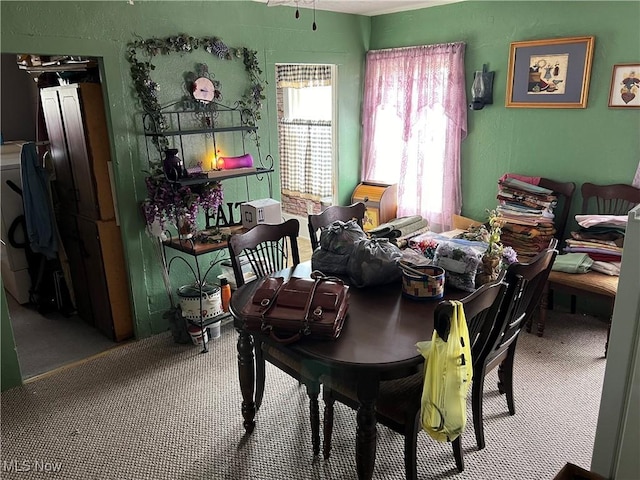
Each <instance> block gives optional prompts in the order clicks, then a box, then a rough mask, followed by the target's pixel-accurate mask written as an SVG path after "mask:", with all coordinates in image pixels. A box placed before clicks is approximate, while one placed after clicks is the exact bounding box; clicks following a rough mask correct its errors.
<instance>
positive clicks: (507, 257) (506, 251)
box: [502, 247, 518, 265]
mask: <svg viewBox="0 0 640 480" xmlns="http://www.w3.org/2000/svg"><path fill="white" fill-rule="evenodd" d="M502 261H503V262H504V263H506V264H507V265H511V264H512V263H516V262H517V261H518V253H517V252H516V251H515V250H514V249H513V248H512V247H504V248H503V249H502Z"/></svg>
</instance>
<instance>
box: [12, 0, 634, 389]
mask: <svg viewBox="0 0 640 480" xmlns="http://www.w3.org/2000/svg"><path fill="white" fill-rule="evenodd" d="M0 11H1V27H2V28H1V42H0V48H1V51H2V53H33V54H43V55H52V54H72V55H83V56H96V57H101V58H102V59H103V84H104V86H105V93H106V95H107V105H108V116H109V119H108V121H109V129H110V132H111V135H112V150H113V152H112V156H113V160H114V162H115V183H116V185H115V187H116V192H117V197H118V204H119V213H120V221H121V227H122V235H123V241H124V244H125V254H126V256H127V263H128V269H129V271H128V274H129V278H130V279H131V280H130V288H131V292H132V299H133V308H134V318H135V332H136V336H137V337H138V338H140V337H145V336H148V335H151V334H154V333H157V332H160V331H163V330H166V328H167V324H166V321H165V320H163V319H162V313H163V312H164V311H165V310H166V308H167V307H168V305H169V302H168V299H167V296H166V294H165V292H164V287H163V283H162V280H161V275H160V270H159V268H158V262H157V257H156V256H155V253H154V250H153V248H152V243H151V241H150V240H149V239H148V238H147V237H146V235H145V234H144V232H143V222H142V219H141V217H140V214H139V211H138V204H139V201H140V200H142V198H144V184H143V179H144V174H143V173H142V172H143V170H144V169H145V168H146V161H147V160H146V155H145V154H144V148H143V146H142V143H141V142H142V137H141V136H140V117H139V108H138V105H137V103H136V99H135V97H134V94H133V91H132V85H131V81H130V77H129V65H128V63H127V61H126V45H127V43H128V42H130V41H131V40H133V39H134V38H135V37H140V38H149V37H154V36H155V37H166V36H170V35H177V34H179V33H187V34H189V35H192V36H195V37H204V36H218V37H220V38H221V39H223V40H224V41H225V42H226V43H227V44H228V45H230V46H234V47H240V46H246V47H249V48H252V49H254V50H257V51H258V52H259V54H258V57H259V59H260V61H261V64H262V67H263V68H262V69H263V72H264V76H265V79H266V80H267V82H268V85H267V87H268V88H267V96H268V101H267V103H266V105H265V110H264V111H263V119H262V120H261V122H260V123H259V127H260V131H261V143H262V148H263V151H264V152H267V153H271V154H272V155H273V156H274V158H275V159H276V166H277V130H276V127H277V126H276V110H275V82H274V65H275V64H276V63H296V62H304V63H335V64H338V65H339V73H338V95H339V106H338V108H339V110H338V128H339V133H338V135H339V145H338V148H339V151H338V155H339V175H340V183H339V197H340V201H341V203H347V202H348V201H349V198H350V194H351V191H352V189H353V187H354V186H355V184H356V183H357V182H358V181H359V173H360V161H359V160H360V106H361V97H362V94H361V92H362V76H363V71H364V55H365V52H366V51H367V50H368V49H369V48H371V49H378V48H390V47H400V46H408V45H418V44H430V43H442V42H450V41H464V42H466V43H467V49H466V61H465V63H466V66H467V72H468V73H467V84H468V85H470V81H471V76H472V72H473V70H476V69H479V68H481V66H482V64H483V63H488V64H489V68H490V69H491V70H495V71H496V79H495V84H494V91H495V96H494V105H492V106H489V107H487V108H485V109H484V110H481V111H477V112H469V135H468V138H467V139H466V140H465V142H464V143H463V152H462V153H463V154H462V162H463V164H462V182H463V201H464V205H463V213H464V214H466V215H469V216H472V217H476V218H482V217H483V216H484V211H485V209H486V208H490V207H492V206H494V205H495V193H496V179H497V178H498V177H499V176H501V175H502V174H503V173H504V172H509V171H511V172H519V173H522V174H530V175H540V176H547V177H550V178H554V179H557V180H573V181H575V182H576V183H582V182H584V181H595V182H602V183H609V182H624V183H629V182H630V181H631V178H632V177H633V173H634V171H635V168H636V165H637V162H638V159H639V158H640V155H639V152H640V148H639V141H640V140H639V135H638V127H639V126H640V121H639V115H638V113H639V112H638V111H637V110H636V111H624V110H613V109H609V108H607V97H608V92H609V82H610V78H611V68H612V65H613V64H615V63H627V62H637V61H639V60H640V29H638V28H637V27H638V19H639V18H640V16H639V13H640V3H638V2H590V1H587V2H573V1H572V2H560V1H555V2H548V3H545V2H462V3H456V4H451V5H445V6H438V7H432V8H429V9H423V10H415V11H410V12H404V13H397V14H392V15H384V16H379V17H374V18H373V19H370V18H368V17H361V16H355V15H343V14H336V13H329V12H322V11H318V12H317V13H316V17H317V24H318V30H317V31H315V32H314V31H312V30H311V16H310V12H309V11H307V10H302V18H301V19H299V20H295V18H294V10H293V9H292V8H288V7H267V6H266V5H264V4H258V3H254V2H245V1H236V2H216V1H202V2H196V1H186V2H180V1H168V2H160V1H153V2H150V1H143V0H136V1H135V3H134V5H129V4H128V2H126V1H117V2H55V1H54V2H48V1H47V2H11V1H4V0H3V1H2V2H0ZM581 35H595V37H596V42H595V55H594V62H593V69H592V78H591V88H590V93H589V104H588V108H587V109H585V110H579V109H576V110H556V109H507V108H505V107H504V96H505V82H506V75H507V63H508V53H509V43H510V42H511V41H520V40H529V39H538V38H552V37H566V36H581ZM156 60H157V61H156ZM197 62H204V63H207V64H208V65H209V68H210V70H211V71H213V72H214V73H215V75H216V78H217V79H219V80H221V81H222V84H223V95H225V100H228V101H230V102H231V101H232V100H233V93H232V92H233V91H234V88H235V80H234V79H235V78H237V77H235V76H234V75H235V74H232V73H231V69H230V68H227V67H228V64H225V63H222V64H220V63H216V61H214V60H212V57H211V56H207V55H206V54H204V52H194V53H189V54H185V55H176V54H172V55H171V56H167V57H163V58H159V57H156V59H154V63H155V64H156V65H157V66H158V68H157V69H156V71H155V72H154V74H153V78H154V80H156V81H157V82H158V83H160V85H161V94H162V97H161V98H162V99H163V100H164V101H170V100H175V99H176V98H175V97H176V96H178V97H179V96H181V95H182V93H183V92H182V91H181V88H182V78H183V74H184V72H186V71H189V70H192V69H193V68H194V65H195V63H197ZM227 94H228V95H229V96H226V95H227ZM276 178H277V177H276ZM225 187H226V184H225ZM275 190H276V192H277V190H278V188H277V181H276V188H275ZM225 192H226V196H225V198H226V199H227V200H233V199H234V198H232V197H233V195H234V194H235V193H234V188H233V187H232V186H230V187H229V188H228V189H227V188H226V189H225ZM577 203H578V202H576V204H577ZM5 312H6V310H3V312H2V313H3V316H2V328H3V330H2V333H3V339H2V347H3V357H2V366H3V379H4V370H5V368H8V369H9V371H10V372H11V371H13V372H16V371H17V362H14V363H15V365H13V366H11V365H9V366H7V365H8V364H7V363H6V362H7V361H8V360H6V359H5V350H7V348H5V347H6V345H5V341H8V339H9V336H8V335H5V331H7V330H6V326H8V320H7V318H6V315H5V314H4V313H5ZM10 343H11V344H12V343H13V341H12V339H11V342H10ZM3 381H4V380H3Z"/></svg>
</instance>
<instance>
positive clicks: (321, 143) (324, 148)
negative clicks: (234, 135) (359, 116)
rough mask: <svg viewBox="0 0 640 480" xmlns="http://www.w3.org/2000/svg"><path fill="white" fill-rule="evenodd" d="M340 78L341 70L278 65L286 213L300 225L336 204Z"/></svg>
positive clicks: (322, 66) (281, 171)
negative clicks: (338, 92) (337, 86)
mask: <svg viewBox="0 0 640 480" xmlns="http://www.w3.org/2000/svg"><path fill="white" fill-rule="evenodd" d="M336 74H337V66H336V65H325V64H277V65H276V104H277V112H278V150H279V158H280V185H281V192H280V193H281V198H282V210H283V214H284V216H285V218H286V217H291V216H293V217H296V218H298V219H299V220H300V221H301V223H304V222H306V217H307V215H308V214H317V213H320V212H321V211H322V210H323V209H324V208H326V207H327V206H329V205H332V204H334V203H335V202H336V186H337V175H336V172H337V167H336V162H337V156H336V155H335V152H336V148H335V146H336V128H335V127H336V114H335V112H336V110H337V109H336V108H335V102H336V91H335V90H336V89H335V87H334V86H335V84H336ZM301 231H302V232H305V231H306V228H301Z"/></svg>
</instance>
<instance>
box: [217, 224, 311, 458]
mask: <svg viewBox="0 0 640 480" xmlns="http://www.w3.org/2000/svg"><path fill="white" fill-rule="evenodd" d="M299 230H300V223H299V222H298V220H296V219H291V220H287V221H286V222H284V223H281V224H278V225H266V224H260V225H256V226H255V227H253V228H252V229H251V230H249V231H248V232H246V233H243V234H236V235H232V236H231V238H230V239H229V254H230V257H231V265H232V267H233V273H234V277H235V279H236V285H238V286H239V287H240V286H242V285H244V283H245V280H244V275H243V272H242V267H241V257H244V258H246V259H247V260H248V261H249V264H250V265H251V268H252V270H253V272H254V273H255V275H256V277H258V278H260V277H265V276H267V275H270V274H272V273H274V272H277V271H280V270H282V269H284V268H287V267H293V266H295V265H298V264H299V263H300V253H299V250H298V233H299ZM255 359H256V384H255V400H254V401H255V405H256V410H258V409H259V408H260V405H261V404H262V399H263V396H264V385H265V361H268V362H269V363H271V364H273V365H275V366H276V367H278V368H279V369H280V370H282V371H284V372H286V373H288V374H289V375H291V376H292V377H293V378H295V379H296V380H298V381H299V382H300V383H303V384H304V385H305V386H306V389H307V394H308V395H309V414H310V421H311V435H312V444H313V453H314V455H317V454H319V453H320V410H319V408H320V407H319V405H318V396H319V394H320V383H319V380H318V376H317V375H314V374H313V373H312V372H311V371H310V370H309V369H308V368H307V367H306V365H305V363H304V362H302V360H301V359H300V358H299V357H297V356H296V355H294V354H293V353H291V352H290V351H288V350H284V349H280V348H278V347H276V346H274V345H271V344H268V343H264V342H260V343H258V342H256V345H255Z"/></svg>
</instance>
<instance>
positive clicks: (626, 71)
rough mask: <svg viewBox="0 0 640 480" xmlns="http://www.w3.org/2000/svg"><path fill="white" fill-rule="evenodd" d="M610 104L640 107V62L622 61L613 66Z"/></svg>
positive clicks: (616, 106) (619, 106)
mask: <svg viewBox="0 0 640 480" xmlns="http://www.w3.org/2000/svg"><path fill="white" fill-rule="evenodd" d="M609 106H610V107H612V108H640V63H620V64H618V65H614V66H613V73H612V74H611V91H610V92H609Z"/></svg>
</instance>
